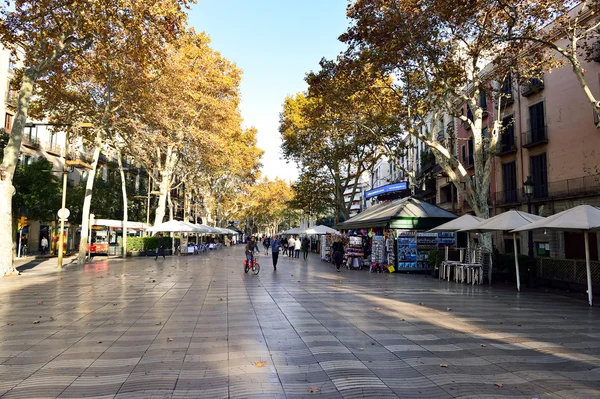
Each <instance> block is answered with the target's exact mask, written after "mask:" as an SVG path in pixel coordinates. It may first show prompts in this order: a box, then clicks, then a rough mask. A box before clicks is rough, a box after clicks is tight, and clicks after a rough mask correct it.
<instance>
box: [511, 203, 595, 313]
mask: <svg viewBox="0 0 600 399" xmlns="http://www.w3.org/2000/svg"><path fill="white" fill-rule="evenodd" d="M536 229H549V230H562V231H577V232H583V237H584V242H585V266H586V272H587V286H588V301H589V303H590V306H592V299H593V296H592V269H591V266H590V238H589V232H594V231H600V208H598V207H596V206H592V205H579V206H576V207H574V208H571V209H567V210H566V211H562V212H559V213H557V214H556V215H552V216H548V217H547V218H546V219H544V220H541V221H539V222H536V223H532V224H530V225H528V226H523V227H521V228H517V229H515V231H514V233H516V232H519V231H526V230H536Z"/></svg>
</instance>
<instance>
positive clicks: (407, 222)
mask: <svg viewBox="0 0 600 399" xmlns="http://www.w3.org/2000/svg"><path fill="white" fill-rule="evenodd" d="M455 218H456V215H455V214H453V213H451V212H448V211H447V210H445V209H442V208H440V207H439V206H435V205H432V204H430V203H428V202H425V201H421V200H419V199H417V198H413V197H406V198H402V199H398V200H395V201H391V202H383V203H380V204H377V205H373V206H372V207H370V208H367V209H366V210H365V211H364V212H362V213H359V214H358V215H356V216H354V217H353V218H350V219H348V220H346V221H345V222H343V223H340V224H338V225H337V226H336V229H338V230H357V229H368V228H373V227H389V228H392V229H403V230H429V229H433V228H434V227H437V226H439V225H440V224H442V223H446V222H448V221H450V220H452V219H455Z"/></svg>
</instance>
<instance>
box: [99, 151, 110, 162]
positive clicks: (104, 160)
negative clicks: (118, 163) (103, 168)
mask: <svg viewBox="0 0 600 399" xmlns="http://www.w3.org/2000/svg"><path fill="white" fill-rule="evenodd" d="M98 162H99V163H103V164H106V163H108V158H107V157H106V154H103V153H100V156H99V157H98Z"/></svg>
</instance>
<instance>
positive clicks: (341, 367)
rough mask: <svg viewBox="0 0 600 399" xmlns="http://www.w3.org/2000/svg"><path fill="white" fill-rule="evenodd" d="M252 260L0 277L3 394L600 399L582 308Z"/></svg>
mask: <svg viewBox="0 0 600 399" xmlns="http://www.w3.org/2000/svg"><path fill="white" fill-rule="evenodd" d="M242 254H243V249H242V247H241V246H238V247H234V248H227V249H223V250H220V251H218V252H211V253H209V254H203V255H199V256H193V257H181V258H167V259H166V260H159V261H155V260H154V259H147V258H144V259H134V260H128V261H115V262H112V261H111V262H110V263H108V262H106V261H102V260H98V261H97V262H95V263H94V264H91V265H86V266H76V265H71V266H69V267H67V268H65V269H64V270H62V271H60V272H53V271H52V269H51V268H49V267H46V268H45V269H44V267H40V268H39V269H38V267H35V268H33V269H31V270H27V271H25V272H24V273H23V275H22V276H18V277H12V278H6V279H0V395H2V398H55V397H59V398H79V397H88V398H89V397H94V398H210V399H214V398H260V399H265V398H311V397H317V396H318V397H326V398H363V397H364V398H397V397H400V398H440V399H441V398H473V399H491V398H505V399H514V398H528V399H532V398H538V399H541V398H586V399H588V398H600V309H597V308H594V309H590V308H588V307H587V306H586V304H585V302H583V301H576V300H572V299H569V298H564V297H558V296H553V295H550V294H540V293H531V294H528V293H522V294H517V293H516V292H513V291H508V290H490V289H489V288H488V287H487V286H476V287H471V286H467V285H460V284H455V283H448V282H439V281H438V280H436V279H432V278H430V277H426V276H417V275H405V274H394V275H389V274H369V273H367V272H364V271H363V272H360V271H349V270H343V271H342V273H336V272H335V269H334V268H333V267H331V266H330V265H328V264H325V263H322V262H321V261H319V260H318V258H317V256H316V255H311V258H310V259H309V261H308V262H305V261H303V260H301V259H294V260H290V259H288V258H285V257H284V258H282V259H281V262H280V265H279V268H278V271H277V272H273V269H272V268H271V267H270V260H268V259H266V258H264V257H263V259H262V260H263V262H262V264H263V270H262V271H261V273H260V275H258V276H253V275H250V274H244V273H243V270H242V268H241V259H242ZM259 366H262V367H259Z"/></svg>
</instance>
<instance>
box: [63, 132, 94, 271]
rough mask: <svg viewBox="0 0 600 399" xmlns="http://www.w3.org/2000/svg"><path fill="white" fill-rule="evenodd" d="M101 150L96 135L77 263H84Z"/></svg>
mask: <svg viewBox="0 0 600 399" xmlns="http://www.w3.org/2000/svg"><path fill="white" fill-rule="evenodd" d="M101 150H102V144H101V142H100V138H99V137H97V138H96V147H95V148H94V158H93V160H92V170H91V171H90V173H89V174H88V178H87V182H86V183H85V198H84V200H83V209H82V211H81V240H80V241H79V255H78V257H77V263H79V264H83V263H85V257H86V253H87V251H86V250H87V244H88V242H87V239H88V230H89V224H90V208H91V207H92V193H93V190H94V180H96V171H97V169H98V158H100V151H101ZM59 250H60V249H59Z"/></svg>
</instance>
